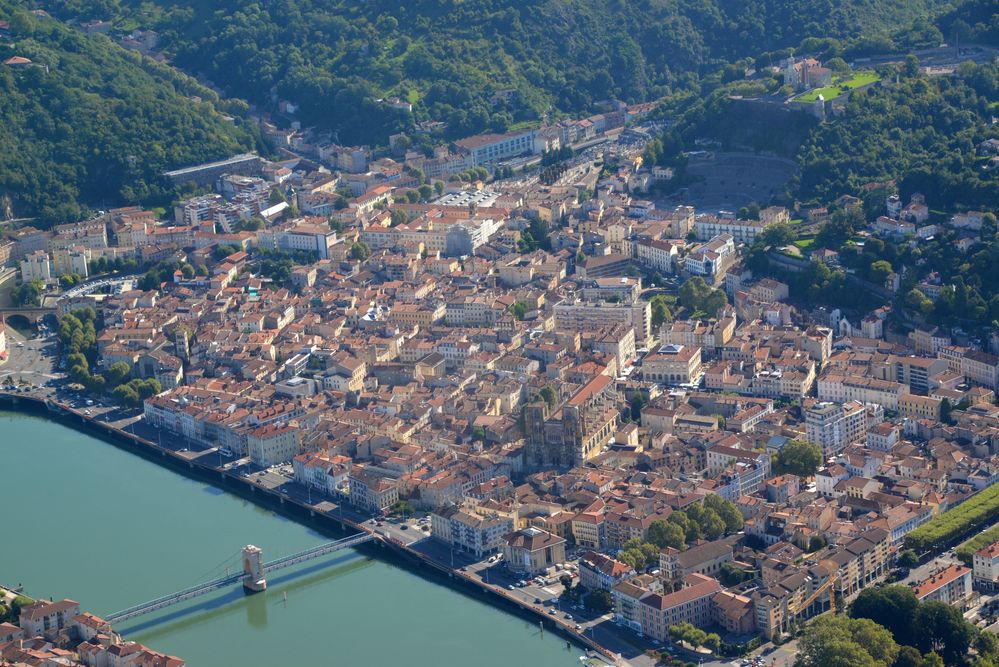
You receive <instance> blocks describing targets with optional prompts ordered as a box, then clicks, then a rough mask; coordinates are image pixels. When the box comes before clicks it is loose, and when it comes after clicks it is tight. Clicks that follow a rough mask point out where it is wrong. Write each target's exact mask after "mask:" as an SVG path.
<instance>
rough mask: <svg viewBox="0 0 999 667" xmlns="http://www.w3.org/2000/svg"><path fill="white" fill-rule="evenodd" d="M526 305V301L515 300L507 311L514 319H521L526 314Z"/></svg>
mask: <svg viewBox="0 0 999 667" xmlns="http://www.w3.org/2000/svg"><path fill="white" fill-rule="evenodd" d="M527 310H528V305H527V302H526V301H517V302H516V303H514V304H512V305H511V306H510V308H509V312H510V314H511V315H513V318H514V319H515V320H523V319H524V316H525V315H527Z"/></svg>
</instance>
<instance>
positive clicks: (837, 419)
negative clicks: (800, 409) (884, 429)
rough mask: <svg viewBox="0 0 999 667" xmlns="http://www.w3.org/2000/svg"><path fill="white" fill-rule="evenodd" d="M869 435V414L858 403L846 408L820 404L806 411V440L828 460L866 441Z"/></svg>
mask: <svg viewBox="0 0 999 667" xmlns="http://www.w3.org/2000/svg"><path fill="white" fill-rule="evenodd" d="M866 432H867V411H866V410H865V409H864V406H863V405H862V404H860V403H858V402H856V401H851V402H849V403H846V404H844V405H839V404H837V403H818V404H816V405H814V406H812V407H811V408H808V409H807V410H806V411H805V434H806V437H807V438H808V441H809V442H814V443H815V444H816V445H818V446H819V447H821V448H822V456H823V457H825V458H828V457H830V456H833V455H835V454H838V453H839V452H841V451H843V450H844V449H846V447H847V445H850V444H853V443H855V442H860V441H862V440H864V438H865V435H866Z"/></svg>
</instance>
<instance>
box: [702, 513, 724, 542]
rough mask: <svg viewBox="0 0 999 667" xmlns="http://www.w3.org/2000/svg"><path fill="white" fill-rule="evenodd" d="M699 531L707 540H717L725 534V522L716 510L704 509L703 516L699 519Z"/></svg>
mask: <svg viewBox="0 0 999 667" xmlns="http://www.w3.org/2000/svg"><path fill="white" fill-rule="evenodd" d="M700 524H701V531H702V532H703V533H704V538H705V539H707V540H717V539H718V538H719V537H721V536H722V535H724V534H725V522H724V521H723V520H722V518H721V517H720V516H718V512H716V511H714V510H713V509H706V510H704V517H703V518H702V519H701V522H700Z"/></svg>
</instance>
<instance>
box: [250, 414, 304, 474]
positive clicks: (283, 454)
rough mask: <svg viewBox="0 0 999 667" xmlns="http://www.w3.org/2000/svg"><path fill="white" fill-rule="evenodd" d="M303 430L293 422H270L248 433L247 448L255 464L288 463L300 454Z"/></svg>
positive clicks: (262, 465)
mask: <svg viewBox="0 0 999 667" xmlns="http://www.w3.org/2000/svg"><path fill="white" fill-rule="evenodd" d="M301 445H302V432H301V431H300V430H299V429H298V427H297V426H294V425H291V424H269V425H267V426H261V427H260V428H257V429H253V430H251V431H250V432H249V433H247V434H246V449H247V452H248V454H249V456H250V460H251V461H253V463H254V465H258V466H261V467H263V468H267V467H270V466H272V465H276V464H278V463H286V462H288V461H290V460H291V459H292V458H294V457H295V455H296V454H298V451H299V449H300V448H301Z"/></svg>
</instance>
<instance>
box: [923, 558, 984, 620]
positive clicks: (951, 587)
mask: <svg viewBox="0 0 999 667" xmlns="http://www.w3.org/2000/svg"><path fill="white" fill-rule="evenodd" d="M971 579H972V569H971V568H970V567H965V566H964V565H959V564H957V563H954V564H952V565H950V566H948V567H947V568H946V569H944V570H941V571H940V572H936V573H934V574H932V575H930V576H929V577H928V578H926V579H923V580H922V581H920V582H919V583H917V584H915V585H914V586H913V587H912V592H913V593H915V595H916V598H917V599H918V600H919V601H920V602H930V601H937V602H943V603H944V604H949V605H952V606H955V607H958V608H959V609H962V610H963V609H964V607H965V606H966V605H967V603H968V599H969V598H970V597H971Z"/></svg>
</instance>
